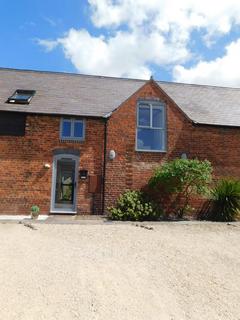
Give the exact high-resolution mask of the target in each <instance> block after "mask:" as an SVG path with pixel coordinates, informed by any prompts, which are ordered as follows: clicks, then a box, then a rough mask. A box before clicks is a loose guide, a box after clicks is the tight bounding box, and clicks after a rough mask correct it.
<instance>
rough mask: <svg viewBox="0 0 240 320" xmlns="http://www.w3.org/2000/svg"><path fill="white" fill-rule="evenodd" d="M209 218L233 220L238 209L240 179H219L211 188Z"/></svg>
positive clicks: (239, 207)
mask: <svg viewBox="0 0 240 320" xmlns="http://www.w3.org/2000/svg"><path fill="white" fill-rule="evenodd" d="M212 199H213V208H212V213H211V220H215V221H233V220H235V218H236V215H237V213H238V211H239V210H240V181H239V180H233V179H223V180H220V181H219V182H218V183H217V185H216V186H215V188H214V189H213V190H212Z"/></svg>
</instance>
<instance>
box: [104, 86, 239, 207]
mask: <svg viewBox="0 0 240 320" xmlns="http://www.w3.org/2000/svg"><path fill="white" fill-rule="evenodd" d="M152 98H158V99H161V100H162V101H164V102H165V104H166V109H167V152H165V153H153V152H137V151H135V134H136V105H137V100H138V99H152ZM239 146H240V129H237V128H222V127H213V126H197V125H193V124H192V122H191V121H190V120H188V119H187V117H186V116H185V115H184V114H183V113H182V112H181V111H180V110H179V109H178V107H177V106H176V105H175V104H174V103H173V102H172V101H171V100H170V99H169V98H168V97H167V96H166V95H165V94H164V93H163V92H162V91H161V90H159V89H158V87H157V86H155V84H154V83H152V82H150V83H147V84H146V85H144V86H143V87H142V88H141V89H140V90H139V91H138V92H137V93H135V94H134V95H133V96H132V97H131V98H130V99H128V101H126V102H125V103H124V104H123V105H122V106H121V107H120V108H119V109H117V110H116V111H115V112H114V113H113V115H112V117H111V118H110V119H109V121H108V142H107V154H108V153H109V151H110V150H111V149H113V150H115V151H116V158H115V159H114V160H109V159H108V160H107V174H106V187H105V189H106V202H105V207H106V208H107V207H108V206H111V205H112V204H114V203H115V201H116V199H117V197H118V196H119V194H120V193H122V192H123V191H124V190H126V189H140V188H142V187H144V186H145V185H146V183H147V182H148V179H149V178H150V176H151V175H152V172H153V169H154V168H155V167H156V166H159V165H160V164H161V163H163V162H164V161H167V160H170V159H174V158H176V157H180V156H181V154H182V153H187V155H188V157H189V158H195V157H197V158H198V159H208V160H210V161H211V162H212V164H213V166H214V175H215V176H216V177H220V176H235V177H240V165H239V158H240V148H239ZM107 158H108V157H107Z"/></svg>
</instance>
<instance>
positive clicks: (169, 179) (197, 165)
mask: <svg viewBox="0 0 240 320" xmlns="http://www.w3.org/2000/svg"><path fill="white" fill-rule="evenodd" d="M211 178H212V166H211V164H210V162H209V161H207V160H204V161H200V160H188V159H175V160H173V161H170V162H167V163H165V164H163V165H162V166H161V167H159V168H157V169H156V170H155V173H154V175H153V176H152V178H151V179H150V181H149V186H150V188H154V189H156V190H161V191H162V192H164V193H165V194H174V195H175V196H176V199H180V198H182V199H183V203H181V202H178V203H177V204H176V205H175V210H176V213H177V216H178V217H182V216H183V215H184V214H185V213H186V212H187V211H188V210H189V209H190V206H189V201H190V198H191V197H192V196H193V195H204V194H207V193H208V185H209V183H210V182H211Z"/></svg>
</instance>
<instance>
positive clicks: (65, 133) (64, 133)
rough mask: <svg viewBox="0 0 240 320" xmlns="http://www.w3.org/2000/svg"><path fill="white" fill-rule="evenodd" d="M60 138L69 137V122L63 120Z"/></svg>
mask: <svg viewBox="0 0 240 320" xmlns="http://www.w3.org/2000/svg"><path fill="white" fill-rule="evenodd" d="M62 136H63V137H71V122H70V121H66V120H63V123H62Z"/></svg>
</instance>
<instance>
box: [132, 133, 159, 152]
mask: <svg viewBox="0 0 240 320" xmlns="http://www.w3.org/2000/svg"><path fill="white" fill-rule="evenodd" d="M137 149H139V150H164V136H163V130H160V129H145V128H138V131H137Z"/></svg>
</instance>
